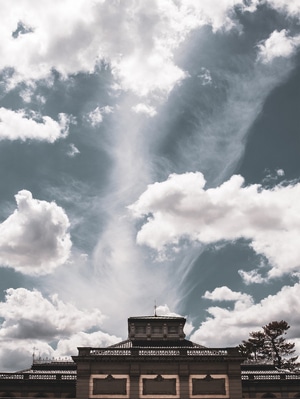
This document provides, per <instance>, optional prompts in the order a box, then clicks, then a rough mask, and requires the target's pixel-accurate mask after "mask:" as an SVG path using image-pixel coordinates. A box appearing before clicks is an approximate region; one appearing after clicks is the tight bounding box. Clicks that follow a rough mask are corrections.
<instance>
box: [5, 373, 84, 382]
mask: <svg viewBox="0 0 300 399" xmlns="http://www.w3.org/2000/svg"><path fill="white" fill-rule="evenodd" d="M76 379H77V375H76V373H74V374H70V373H68V374H67V373H63V374H61V373H0V380H18V381H20V380H39V381H40V380H47V381H49V380H55V381H57V380H76Z"/></svg>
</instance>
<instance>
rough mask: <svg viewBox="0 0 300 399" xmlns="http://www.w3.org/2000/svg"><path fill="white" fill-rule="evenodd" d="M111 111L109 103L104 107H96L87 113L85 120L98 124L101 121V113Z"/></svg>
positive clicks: (93, 124) (94, 124)
mask: <svg viewBox="0 0 300 399" xmlns="http://www.w3.org/2000/svg"><path fill="white" fill-rule="evenodd" d="M111 112H113V107H110V106H109V105H107V106H105V107H102V108H100V107H96V108H95V109H94V110H93V111H91V112H90V113H88V114H87V116H86V119H87V121H88V122H89V123H90V124H91V125H92V126H93V127H95V126H98V125H99V124H100V123H101V122H102V121H103V115H105V114H110V113H111Z"/></svg>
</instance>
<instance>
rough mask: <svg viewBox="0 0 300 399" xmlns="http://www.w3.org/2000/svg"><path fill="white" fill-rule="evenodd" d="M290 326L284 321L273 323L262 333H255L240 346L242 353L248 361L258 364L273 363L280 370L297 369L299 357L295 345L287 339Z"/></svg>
mask: <svg viewBox="0 0 300 399" xmlns="http://www.w3.org/2000/svg"><path fill="white" fill-rule="evenodd" d="M289 328H290V326H289V325H288V323H287V322H286V321H284V320H281V321H272V322H271V323H269V324H267V325H265V326H263V327H262V331H253V332H251V333H250V334H249V339H248V340H247V341H242V343H241V344H240V345H239V346H238V348H239V351H240V353H241V354H242V355H243V356H245V357H246V358H247V359H249V360H252V361H254V362H257V363H261V362H264V363H272V364H274V365H275V367H278V368H280V369H282V368H285V369H289V370H293V369H295V367H296V366H298V365H297V363H296V360H297V357H298V356H293V354H294V353H295V349H294V348H295V343H293V342H288V341H287V340H286V338H285V335H286V333H287V331H288V330H289Z"/></svg>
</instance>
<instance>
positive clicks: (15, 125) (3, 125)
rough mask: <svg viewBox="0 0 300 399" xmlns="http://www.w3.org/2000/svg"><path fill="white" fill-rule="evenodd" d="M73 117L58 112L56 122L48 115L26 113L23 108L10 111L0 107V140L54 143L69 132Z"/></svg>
mask: <svg viewBox="0 0 300 399" xmlns="http://www.w3.org/2000/svg"><path fill="white" fill-rule="evenodd" d="M72 119H73V118H71V117H69V116H67V115H66V114H62V113H61V114H59V116H58V122H56V121H55V120H53V119H52V118H50V117H49V116H41V115H38V114H35V113H33V112H31V115H28V113H26V111H25V110H24V109H20V110H18V111H12V110H10V109H6V108H3V107H1V108H0V140H21V141H25V140H39V141H48V142H49V143H54V142H55V141H56V140H58V139H60V138H64V137H66V136H67V135H68V133H69V124H70V122H73V123H74V120H72Z"/></svg>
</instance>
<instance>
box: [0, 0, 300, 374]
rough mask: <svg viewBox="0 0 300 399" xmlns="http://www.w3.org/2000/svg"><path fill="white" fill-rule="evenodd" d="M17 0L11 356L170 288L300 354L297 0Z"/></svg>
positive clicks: (176, 309)
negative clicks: (270, 326) (265, 331)
mask: <svg viewBox="0 0 300 399" xmlns="http://www.w3.org/2000/svg"><path fill="white" fill-rule="evenodd" d="M0 5H1V17H0V18H1V24H0V49H1V58H0V370H2V371H16V370H21V369H25V368H28V367H30V365H31V362H32V356H34V357H35V358H43V359H46V358H48V359H51V358H60V359H65V358H67V357H68V356H71V355H76V354H77V347H78V346H91V347H101V346H107V345H111V344H114V343H116V342H118V341H121V340H123V339H126V338H127V318H128V317H130V316H141V315H145V316H147V315H152V314H154V305H155V304H156V305H157V314H159V315H170V314H171V315H182V316H185V317H186V318H187V326H186V330H185V331H186V334H187V337H188V338H189V339H191V340H192V341H194V342H197V343H199V344H201V345H205V346H208V347H227V346H236V345H238V344H239V343H241V341H242V340H243V339H247V338H248V335H249V332H251V331H256V330H259V329H260V328H261V327H262V326H263V325H265V324H267V323H269V322H271V321H274V320H278V321H280V320H286V321H287V322H288V323H289V325H290V326H291V328H290V330H289V334H288V338H289V339H291V340H293V342H295V344H296V349H297V352H298V353H299V354H300V314H299V307H300V245H299V236H300V235H299V233H300V201H299V198H300V156H299V154H300V130H299V129H300V2H299V0H201V1H199V0H151V1H149V0H146V1H145V0H126V1H124V0H76V1H73V0H63V1H61V0H51V1H49V0H39V1H32V0H20V1H18V2H13V3H12V2H11V1H10V0H0Z"/></svg>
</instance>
